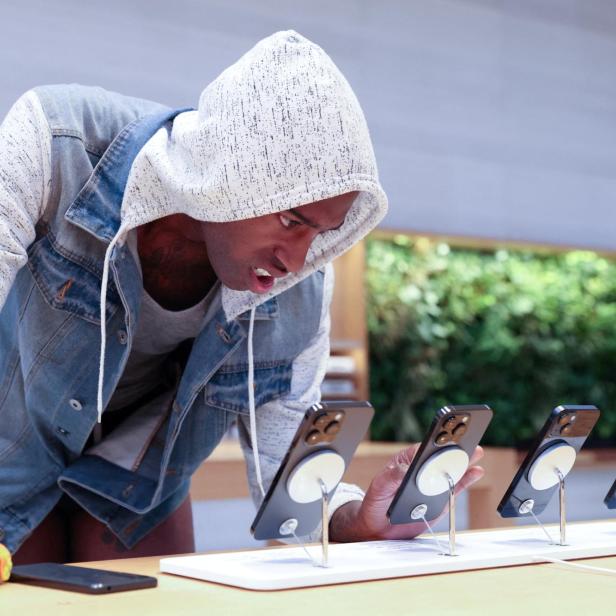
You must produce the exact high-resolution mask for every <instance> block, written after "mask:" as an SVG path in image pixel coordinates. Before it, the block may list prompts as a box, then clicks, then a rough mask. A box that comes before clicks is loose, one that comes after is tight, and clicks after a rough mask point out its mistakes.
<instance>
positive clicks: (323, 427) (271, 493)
mask: <svg viewBox="0 0 616 616" xmlns="http://www.w3.org/2000/svg"><path fill="white" fill-rule="evenodd" d="M373 415H374V409H373V408H372V405H371V404H370V403H369V402H356V401H351V402H342V401H335V402H321V403H319V404H315V405H313V406H312V407H310V408H309V409H308V410H307V411H306V414H305V415H304V418H303V419H302V422H301V423H300V425H299V427H298V429H297V432H296V433H295V436H294V437H293V441H292V442H291V445H290V446H289V449H288V451H287V453H286V455H285V457H284V459H283V461H282V463H281V464H280V467H279V469H278V472H277V473H276V476H275V477H274V479H273V481H272V483H271V485H270V487H269V490H268V491H267V494H266V495H265V498H264V499H263V502H262V503H261V506H260V507H259V510H258V511H257V515H256V516H255V519H254V521H253V523H252V525H251V528H250V530H251V532H252V534H253V535H254V537H255V539H281V538H288V537H289V533H288V532H287V531H285V529H281V524H283V523H284V522H285V521H287V520H296V521H297V526H296V528H294V532H295V533H296V534H297V535H298V536H302V535H308V534H310V533H311V532H312V531H313V530H314V529H315V528H316V527H317V526H318V525H319V522H321V519H322V510H321V506H322V504H321V499H320V498H316V499H315V500H311V501H309V502H306V500H305V499H302V498H299V499H298V497H297V496H296V495H294V489H296V488H297V487H298V488H299V489H300V491H301V488H302V478H301V477H299V476H297V475H296V472H297V469H299V468H301V467H302V466H303V465H306V464H311V463H312V462H316V463H317V464H318V463H319V462H318V460H317V458H319V457H320V459H321V460H325V461H327V462H326V463H328V464H329V463H332V464H334V465H339V470H340V477H341V476H342V473H343V472H344V470H346V468H348V465H349V463H350V461H351V458H352V457H353V454H354V453H355V450H356V449H357V445H359V443H360V441H361V440H362V439H363V438H364V436H365V435H366V432H367V431H368V427H369V426H370V421H371V420H372V416H373ZM322 454H327V455H326V456H322ZM329 470H330V471H331V470H332V469H331V468H330V469H329ZM315 483H316V482H315ZM336 487H337V483H336V485H334V486H333V488H332V489H331V490H329V491H328V496H329V498H331V496H332V495H333V493H334V492H335V489H336ZM317 488H318V486H317ZM294 496H295V497H294ZM298 500H299V501H302V500H303V501H304V502H298Z"/></svg>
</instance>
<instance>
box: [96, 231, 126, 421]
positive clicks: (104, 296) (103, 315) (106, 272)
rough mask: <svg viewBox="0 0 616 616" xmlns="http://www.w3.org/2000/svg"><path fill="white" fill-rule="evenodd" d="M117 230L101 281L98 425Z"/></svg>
mask: <svg viewBox="0 0 616 616" xmlns="http://www.w3.org/2000/svg"><path fill="white" fill-rule="evenodd" d="M121 231H122V229H119V230H118V232H117V233H116V234H115V236H114V237H113V239H112V240H111V242H110V243H109V246H107V250H106V251H105V262H104V263H103V279H102V281H101V349H100V359H99V365H98V391H97V394H96V413H97V417H98V423H101V420H102V417H103V381H104V378H105V351H106V346H107V321H106V318H107V310H106V306H107V287H108V283H109V261H110V259H111V253H112V251H113V249H114V248H115V245H116V244H117V242H118V238H119V237H120V232H121Z"/></svg>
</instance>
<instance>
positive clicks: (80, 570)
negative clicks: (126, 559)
mask: <svg viewBox="0 0 616 616" xmlns="http://www.w3.org/2000/svg"><path fill="white" fill-rule="evenodd" d="M10 581H11V582H18V583H20V584H33V585H34V586H45V587H47V588H57V589H59V590H71V591H73V592H83V593H87V594H91V595H101V594H106V593H110V592H121V591H123V590H137V589H140V588H154V587H155V586H156V585H157V584H158V581H157V579H156V578H155V577H151V576H149V575H137V574H135V573H120V572H117V571H107V570H105V569H91V568H89V567H75V566H73V565H61V564H59V563H36V564H33V565H16V566H15V567H13V570H12V571H11V579H10Z"/></svg>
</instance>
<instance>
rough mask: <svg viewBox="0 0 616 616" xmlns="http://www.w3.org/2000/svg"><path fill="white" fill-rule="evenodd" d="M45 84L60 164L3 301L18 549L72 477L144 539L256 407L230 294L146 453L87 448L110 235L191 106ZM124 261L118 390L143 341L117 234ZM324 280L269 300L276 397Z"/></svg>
mask: <svg viewBox="0 0 616 616" xmlns="http://www.w3.org/2000/svg"><path fill="white" fill-rule="evenodd" d="M36 94H37V96H38V97H39V99H40V101H41V104H42V108H43V110H44V113H45V116H46V118H47V120H48V122H49V126H50V129H51V135H52V143H51V147H52V149H51V153H52V156H51V164H52V167H51V174H52V177H51V189H50V196H49V200H48V202H47V203H46V204H45V210H44V214H43V217H42V218H41V220H40V221H39V222H38V225H37V227H36V240H35V241H34V243H33V244H32V245H31V246H30V247H29V248H28V264H27V267H24V268H22V269H21V270H20V271H19V272H18V274H17V277H16V279H15V282H14V284H13V286H12V288H11V291H10V293H9V295H8V297H7V301H6V303H5V305H4V307H3V308H2V311H1V312H0V540H2V541H3V542H4V543H5V544H6V545H7V546H8V547H9V549H10V550H11V551H15V550H16V549H17V548H18V547H19V546H20V545H21V544H22V543H23V541H24V540H25V539H26V538H27V536H28V535H29V534H30V533H31V532H32V531H33V530H34V528H35V527H36V526H37V525H38V524H39V523H40V522H41V521H42V520H43V518H44V517H45V516H46V515H47V513H48V512H49V511H50V510H51V509H52V508H53V506H54V505H55V504H56V503H57V501H58V500H59V498H60V496H61V495H62V493H63V492H64V493H67V494H68V495H70V497H71V498H72V499H74V500H75V501H77V502H78V503H79V505H80V506H81V507H83V508H84V509H86V510H87V511H88V512H89V513H90V514H91V515H93V516H95V517H96V518H97V519H99V520H101V521H102V522H104V523H105V524H107V525H108V526H109V528H110V529H111V530H112V531H113V532H114V533H115V534H116V535H117V536H118V538H119V539H120V540H121V541H122V542H123V543H124V545H126V546H127V547H131V546H133V545H134V544H135V543H136V542H138V541H139V540H140V539H141V538H142V537H144V535H146V534H147V533H148V531H149V530H151V529H152V528H153V527H154V526H156V525H157V524H158V523H160V522H161V521H162V520H163V519H164V518H165V517H166V516H167V515H168V514H169V513H170V512H171V511H173V510H174V509H175V508H176V507H177V506H178V505H179V504H180V502H181V501H182V500H183V499H184V498H185V497H186V495H187V493H188V489H189V484H190V477H191V474H192V473H193V472H194V471H195V469H196V468H197V467H198V466H199V465H200V464H201V462H202V461H203V460H204V459H205V458H207V456H208V455H209V454H210V453H211V451H212V450H213V448H214V447H215V446H216V444H217V443H218V442H219V441H220V439H221V437H222V436H223V434H224V433H225V431H226V430H227V428H228V427H229V425H230V424H231V423H232V421H233V420H234V419H235V418H237V417H238V415H240V416H241V415H245V414H247V413H248V393H247V350H246V335H247V323H248V313H245V314H243V315H240V316H239V317H238V318H236V319H233V320H232V321H229V322H228V321H227V320H226V318H225V315H224V313H223V311H222V308H219V310H218V312H217V313H216V314H215V315H214V317H213V318H211V319H210V320H209V321H207V323H206V324H205V326H204V328H203V329H202V331H201V332H200V334H199V335H198V336H197V338H196V339H195V340H194V343H193V345H192V348H191V350H190V353H189V355H188V357H187V359H186V361H185V363H183V364H182V366H181V371H180V372H179V376H178V379H177V382H176V385H175V386H174V387H173V388H172V389H170V390H169V391H168V392H167V397H166V398H164V409H165V411H166V412H165V413H164V414H163V415H161V416H160V418H159V420H158V422H157V424H156V425H155V429H154V430H153V432H152V437H151V438H150V439H148V441H147V443H146V444H145V446H144V447H143V449H142V450H140V451H139V452H137V454H136V455H135V456H134V463H133V464H132V466H130V467H128V468H127V467H126V465H123V466H120V465H118V464H116V463H114V461H113V460H109V459H105V458H104V457H101V456H99V455H91V454H88V453H85V454H84V447H85V445H86V442H87V441H88V437H89V436H90V433H91V432H92V429H93V427H94V425H95V423H96V389H97V378H98V368H99V366H98V364H99V353H98V348H99V342H100V339H99V336H100V330H99V326H100V321H99V318H100V314H99V301H100V287H101V274H102V267H103V261H104V256H105V250H106V247H107V245H108V244H109V242H110V240H111V238H113V237H114V235H115V233H116V231H117V229H118V227H119V225H120V206H121V203H122V198H123V192H124V187H125V184H126V180H127V177H128V173H129V170H130V167H131V163H132V161H133V159H134V157H135V156H136V154H137V153H138V152H139V150H140V149H141V147H142V146H143V145H144V144H145V143H146V141H147V140H148V139H149V138H150V137H151V136H152V135H153V134H154V133H155V132H156V131H157V130H159V129H160V128H161V127H163V128H166V129H168V128H169V126H170V124H171V122H172V121H173V118H174V116H175V115H176V114H177V113H178V111H177V110H171V109H168V108H165V107H163V106H161V105H158V104H155V103H151V102H148V101H143V100H139V99H134V98H128V97H124V96H121V95H118V94H113V93H109V92H106V91H104V90H101V89H98V88H84V87H81V86H46V87H42V88H37V89H36ZM110 271H111V276H110V281H109V289H108V292H107V303H106V322H107V353H106V362H105V381H104V390H103V396H104V404H107V402H108V401H109V399H110V397H111V395H112V393H113V391H114V389H115V387H116V385H117V383H118V381H119V379H120V376H121V375H122V372H123V369H124V366H125V364H126V361H127V358H128V355H129V353H130V348H131V341H132V337H133V335H134V332H135V327H136V323H137V321H138V319H139V309H140V299H141V296H142V290H143V289H142V282H141V278H140V275H139V271H138V267H137V264H136V263H135V261H134V259H133V257H132V256H131V253H130V251H129V249H128V247H127V246H126V245H124V246H119V245H118V246H116V247H115V249H114V251H113V254H112V256H111V269H110ZM322 296H323V273H322V272H317V273H315V274H313V275H312V276H310V277H308V278H306V279H305V280H303V281H302V282H300V283H298V284H297V285H295V286H294V287H292V288H290V289H289V290H287V291H285V292H284V293H281V294H280V295H278V296H276V297H273V298H271V299H269V300H268V301H266V302H265V303H263V304H261V305H260V306H259V307H258V308H257V310H256V320H255V327H254V337H253V339H254V360H255V402H256V405H257V407H262V409H261V410H262V411H263V405H266V404H267V403H269V402H272V401H274V400H277V399H282V398H284V396H285V395H286V394H288V392H289V390H290V387H291V377H292V367H293V361H294V359H295V358H296V357H297V356H298V355H299V354H300V353H301V352H302V351H303V350H304V349H306V347H308V346H309V344H310V341H311V340H312V338H313V337H314V335H315V333H316V332H317V330H318V328H319V319H320V310H319V309H318V307H320V306H321V305H322ZM315 307H317V309H315ZM270 406H271V405H270ZM266 408H269V407H266Z"/></svg>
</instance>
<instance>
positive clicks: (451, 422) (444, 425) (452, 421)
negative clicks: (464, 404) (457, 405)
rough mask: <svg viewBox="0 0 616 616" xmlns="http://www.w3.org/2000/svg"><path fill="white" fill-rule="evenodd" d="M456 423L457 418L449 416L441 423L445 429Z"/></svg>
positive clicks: (449, 428)
mask: <svg viewBox="0 0 616 616" xmlns="http://www.w3.org/2000/svg"><path fill="white" fill-rule="evenodd" d="M457 423H458V420H457V419H456V418H455V417H450V418H449V419H447V421H445V422H444V423H443V428H444V429H445V430H453V427H454V426H455V425H456V424H457Z"/></svg>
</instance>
